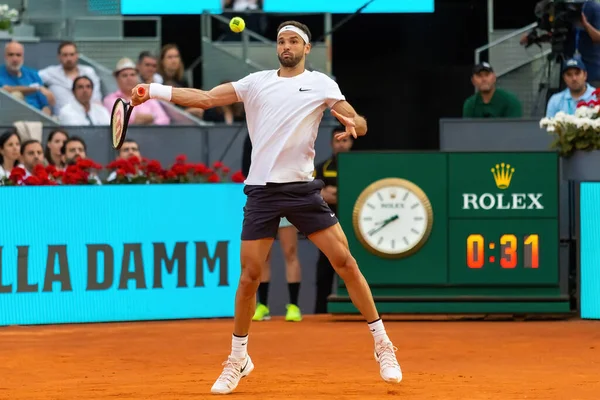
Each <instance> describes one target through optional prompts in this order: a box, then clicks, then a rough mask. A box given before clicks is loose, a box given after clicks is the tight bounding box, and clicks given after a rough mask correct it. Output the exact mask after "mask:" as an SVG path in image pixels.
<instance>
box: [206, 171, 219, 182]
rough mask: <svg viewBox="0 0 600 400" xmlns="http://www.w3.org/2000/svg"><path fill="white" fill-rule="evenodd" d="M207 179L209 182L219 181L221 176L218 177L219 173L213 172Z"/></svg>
mask: <svg viewBox="0 0 600 400" xmlns="http://www.w3.org/2000/svg"><path fill="white" fill-rule="evenodd" d="M208 181H209V182H211V183H217V182H219V181H221V178H219V175H217V174H215V173H213V174H212V175H211V176H209V177H208Z"/></svg>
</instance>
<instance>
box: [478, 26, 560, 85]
mask: <svg viewBox="0 0 600 400" xmlns="http://www.w3.org/2000/svg"><path fill="white" fill-rule="evenodd" d="M537 26H538V24H537V22H534V23H532V24H529V25H527V26H525V27H523V28H520V29H517V30H515V31H513V32H511V33H509V34H507V35H504V36H502V37H500V38H498V39H496V40H494V41H492V42H490V43H488V44H486V45H484V46H481V47H478V48H477V49H475V64H479V63H480V62H481V61H482V60H481V54H482V53H483V52H485V51H488V52H490V50H493V49H494V48H497V47H498V46H500V45H502V44H506V43H509V42H511V45H512V41H513V39H515V38H519V39H520V38H521V36H522V35H523V34H524V33H526V32H529V31H531V30H532V29H535V28H537ZM521 49H523V48H522V47H521ZM550 51H551V50H550V49H549V48H547V49H542V51H541V52H539V53H537V54H534V55H531V54H530V53H529V52H527V51H523V54H524V56H527V57H524V59H523V60H522V61H520V62H517V63H514V64H512V65H510V66H509V67H506V68H503V69H501V70H496V71H495V72H496V75H497V76H502V75H505V74H507V73H509V72H511V71H513V70H515V69H518V68H519V67H522V66H523V65H526V64H529V63H531V62H532V61H533V60H536V59H539V58H543V57H545V56H547V55H548V54H550Z"/></svg>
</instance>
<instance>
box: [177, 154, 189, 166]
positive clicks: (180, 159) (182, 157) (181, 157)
mask: <svg viewBox="0 0 600 400" xmlns="http://www.w3.org/2000/svg"><path fill="white" fill-rule="evenodd" d="M186 161H187V156H186V155H185V154H180V155H178V156H177V157H175V162H176V163H177V164H185V162H186Z"/></svg>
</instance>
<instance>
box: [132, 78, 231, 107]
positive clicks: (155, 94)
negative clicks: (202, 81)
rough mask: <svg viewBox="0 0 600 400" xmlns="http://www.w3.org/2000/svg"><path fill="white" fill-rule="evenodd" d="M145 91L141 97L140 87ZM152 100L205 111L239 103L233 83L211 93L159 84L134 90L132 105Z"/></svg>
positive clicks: (145, 85)
mask: <svg viewBox="0 0 600 400" xmlns="http://www.w3.org/2000/svg"><path fill="white" fill-rule="evenodd" d="M140 86H141V87H143V88H144V89H146V90H145V92H144V95H143V96H139V95H138V92H137V88H138V87H140ZM151 98H155V99H159V100H164V101H170V102H171V103H175V104H178V105H180V106H183V107H194V108H202V109H204V110H206V109H209V108H213V107H218V106H226V105H229V104H233V103H236V102H237V101H238V98H237V93H236V92H235V89H234V88H233V85H232V84H231V83H224V84H222V85H219V86H216V87H214V88H213V89H211V90H209V91H205V90H200V89H191V88H175V87H171V86H165V85H160V84H157V83H152V84H150V85H148V84H140V85H137V86H136V87H135V88H133V90H132V96H131V104H132V105H134V106H136V105H139V104H142V103H143V102H145V101H146V100H149V99H151Z"/></svg>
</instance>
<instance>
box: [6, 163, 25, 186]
mask: <svg viewBox="0 0 600 400" xmlns="http://www.w3.org/2000/svg"><path fill="white" fill-rule="evenodd" d="M25 175H27V172H26V171H25V170H24V169H23V168H21V167H14V168H13V169H12V170H11V171H10V176H9V177H8V179H10V180H11V181H12V182H13V183H15V184H16V183H19V182H20V181H21V180H22V179H23V178H24V177H25Z"/></svg>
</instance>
